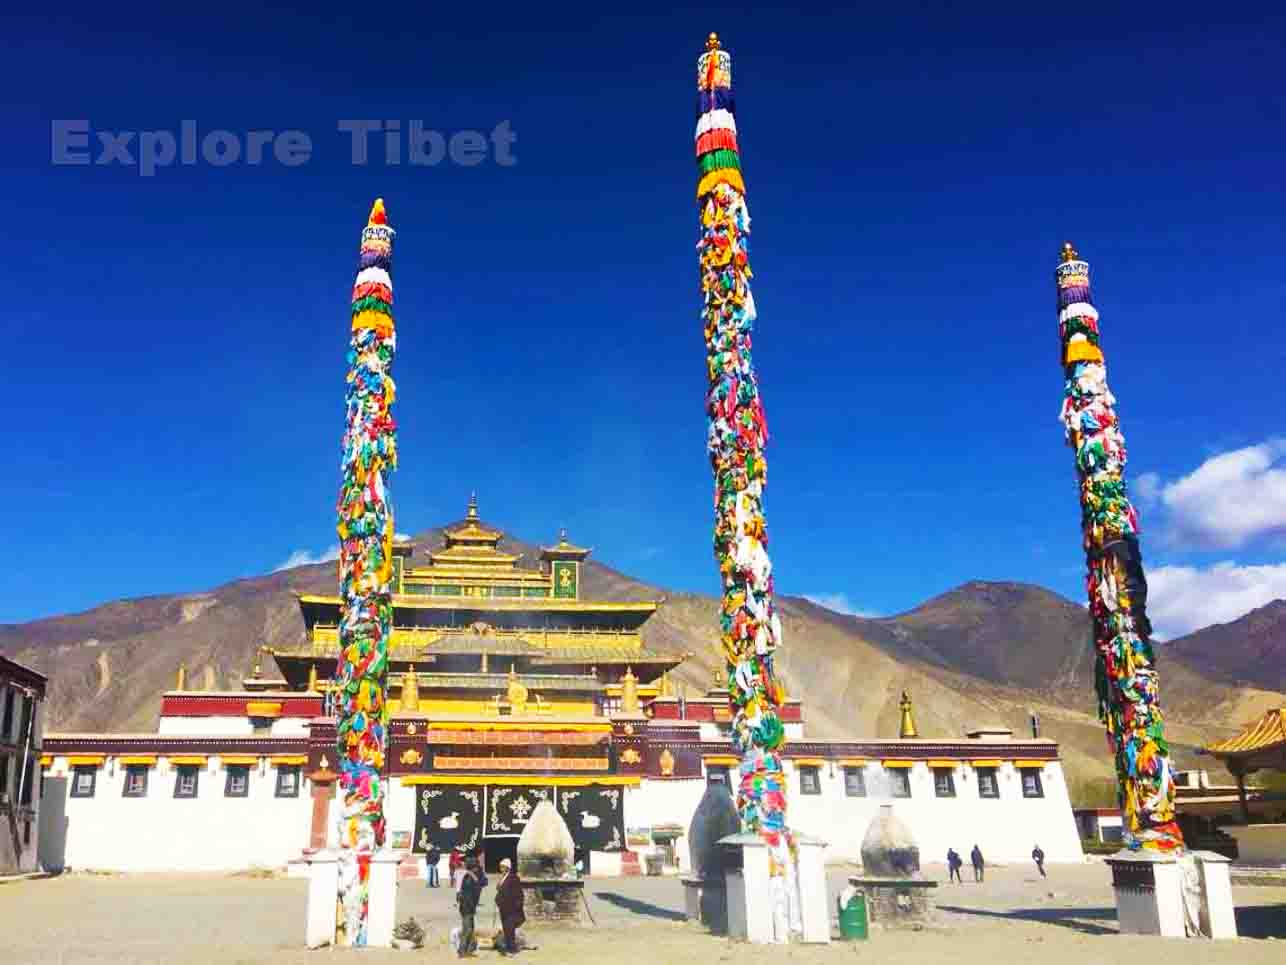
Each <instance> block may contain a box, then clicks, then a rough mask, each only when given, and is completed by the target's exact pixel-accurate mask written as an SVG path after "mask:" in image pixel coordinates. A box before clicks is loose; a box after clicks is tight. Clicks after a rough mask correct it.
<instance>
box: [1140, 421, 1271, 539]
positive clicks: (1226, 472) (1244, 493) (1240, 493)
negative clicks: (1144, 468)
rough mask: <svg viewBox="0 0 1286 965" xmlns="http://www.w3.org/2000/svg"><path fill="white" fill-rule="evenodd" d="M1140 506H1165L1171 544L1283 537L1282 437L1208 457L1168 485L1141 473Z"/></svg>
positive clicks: (1157, 478) (1155, 476)
mask: <svg viewBox="0 0 1286 965" xmlns="http://www.w3.org/2000/svg"><path fill="white" fill-rule="evenodd" d="M1135 488H1136V491H1137V492H1138V493H1139V496H1140V497H1141V498H1140V503H1141V504H1142V505H1146V504H1147V503H1148V502H1149V501H1151V502H1153V503H1155V502H1156V500H1157V499H1158V498H1159V499H1160V502H1161V504H1162V505H1163V506H1164V507H1165V514H1166V516H1165V519H1166V523H1167V530H1168V532H1167V537H1168V541H1169V542H1170V543H1171V544H1172V545H1176V546H1183V545H1191V546H1198V547H1206V548H1219V549H1226V548H1231V547H1238V546H1244V545H1246V544H1247V543H1249V542H1250V541H1252V540H1254V539H1258V538H1261V537H1266V536H1280V535H1283V534H1286V439H1270V440H1268V441H1267V442H1263V443H1260V444H1259V445H1257V446H1247V447H1246V448H1244V449H1236V450H1234V451H1232V452H1224V453H1220V454H1219V455H1217V456H1212V457H1211V458H1209V459H1207V460H1206V461H1205V462H1203V463H1202V464H1201V465H1200V466H1198V467H1197V468H1196V469H1195V470H1193V471H1192V472H1191V473H1189V474H1188V475H1186V476H1183V477H1182V478H1180V479H1176V480H1175V481H1174V482H1167V483H1162V481H1161V479H1160V477H1158V476H1157V475H1156V474H1155V473H1144V474H1143V475H1142V476H1139V477H1138V479H1137V481H1136V483H1135Z"/></svg>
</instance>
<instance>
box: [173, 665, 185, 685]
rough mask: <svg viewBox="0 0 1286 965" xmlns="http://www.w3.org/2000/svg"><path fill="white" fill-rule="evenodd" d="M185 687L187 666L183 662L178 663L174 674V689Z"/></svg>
mask: <svg viewBox="0 0 1286 965" xmlns="http://www.w3.org/2000/svg"><path fill="white" fill-rule="evenodd" d="M187 688H188V668H187V667H186V666H185V665H184V664H182V663H180V664H179V671H178V673H177V674H175V676H174V689H175V690H187Z"/></svg>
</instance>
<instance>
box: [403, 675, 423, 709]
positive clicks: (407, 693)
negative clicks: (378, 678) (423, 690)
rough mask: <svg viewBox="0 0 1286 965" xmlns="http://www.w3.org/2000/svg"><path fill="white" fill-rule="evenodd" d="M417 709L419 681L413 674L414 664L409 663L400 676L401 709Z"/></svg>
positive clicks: (418, 706)
mask: <svg viewBox="0 0 1286 965" xmlns="http://www.w3.org/2000/svg"><path fill="white" fill-rule="evenodd" d="M419 709H420V681H419V678H418V677H416V676H415V664H411V665H410V666H409V667H407V670H406V673H405V674H403V676H402V710H419Z"/></svg>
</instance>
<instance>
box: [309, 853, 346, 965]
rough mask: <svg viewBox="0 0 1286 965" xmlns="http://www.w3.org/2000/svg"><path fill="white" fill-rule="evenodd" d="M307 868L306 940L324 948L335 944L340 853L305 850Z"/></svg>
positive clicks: (311, 945) (312, 945)
mask: <svg viewBox="0 0 1286 965" xmlns="http://www.w3.org/2000/svg"><path fill="white" fill-rule="evenodd" d="M304 864H305V865H306V866H307V869H308V920H307V922H306V926H305V931H304V943H305V944H306V945H307V946H308V947H309V948H322V947H324V946H326V945H333V944H334V943H335V916H336V906H337V905H338V902H339V856H338V855H336V854H335V852H334V851H328V850H326V849H325V848H322V849H320V850H317V851H307V852H305V853H304Z"/></svg>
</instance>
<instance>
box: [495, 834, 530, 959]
mask: <svg viewBox="0 0 1286 965" xmlns="http://www.w3.org/2000/svg"><path fill="white" fill-rule="evenodd" d="M500 873H501V875H503V877H502V878H501V879H500V884H499V885H497V886H496V910H497V911H499V912H500V927H501V928H502V929H503V930H504V937H503V939H502V940H501V943H500V944H499V946H498V947H499V949H500V954H501V955H516V954H518V929H519V928H521V927H522V926H523V924H524V923H525V922H526V921H527V916H526V915H525V914H524V913H523V910H522V904H523V902H522V879H520V878H519V877H518V872H516V871H514V870H513V862H512V861H510V860H509V859H508V858H505V859H503V860H502V861H501V862H500Z"/></svg>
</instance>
